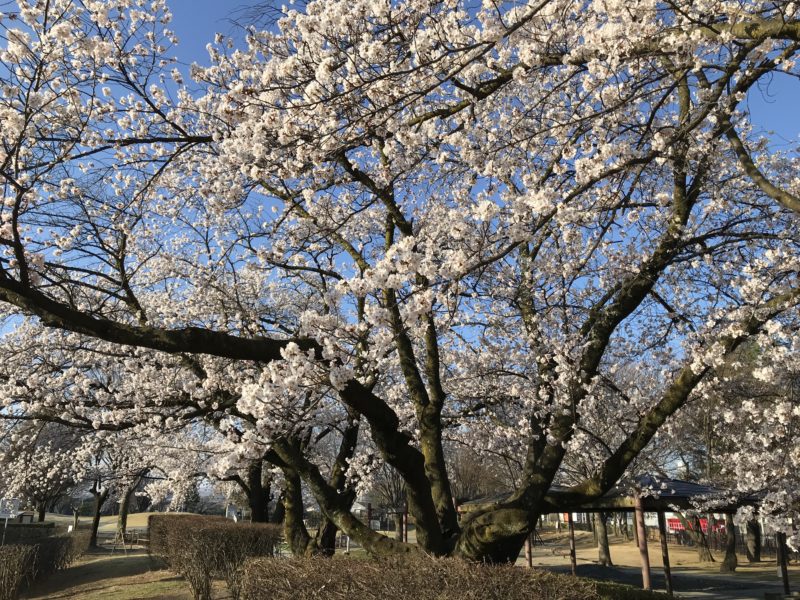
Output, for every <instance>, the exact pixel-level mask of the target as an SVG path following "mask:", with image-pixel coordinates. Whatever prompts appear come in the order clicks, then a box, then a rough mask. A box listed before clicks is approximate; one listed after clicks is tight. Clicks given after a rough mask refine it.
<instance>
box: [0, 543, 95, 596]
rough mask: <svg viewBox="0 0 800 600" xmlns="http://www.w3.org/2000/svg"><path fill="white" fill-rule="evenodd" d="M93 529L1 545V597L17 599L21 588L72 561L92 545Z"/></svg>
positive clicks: (66, 565) (63, 567) (64, 566)
mask: <svg viewBox="0 0 800 600" xmlns="http://www.w3.org/2000/svg"><path fill="white" fill-rule="evenodd" d="M89 538H90V533H89V532H88V531H76V532H74V533H72V534H70V535H56V536H52V537H49V538H43V539H38V540H35V541H33V540H31V541H28V542H25V541H23V542H20V543H16V544H9V545H7V546H0V600H15V599H16V598H18V597H19V593H20V590H21V589H22V587H23V586H24V585H25V584H26V583H28V584H30V583H32V582H33V581H34V580H35V579H40V578H42V577H46V576H48V575H50V574H52V573H54V572H55V571H58V570H59V569H65V568H66V567H68V566H69V565H70V564H72V562H73V561H75V559H77V558H78V557H79V556H80V555H81V554H83V553H84V552H85V551H86V550H87V549H88V547H89Z"/></svg>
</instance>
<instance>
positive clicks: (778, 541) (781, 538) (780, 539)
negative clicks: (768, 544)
mask: <svg viewBox="0 0 800 600" xmlns="http://www.w3.org/2000/svg"><path fill="white" fill-rule="evenodd" d="M775 545H776V546H777V559H778V570H779V571H780V574H781V579H782V580H783V593H784V594H786V595H787V596H788V595H789V594H790V593H791V592H790V591H789V569H788V568H787V566H786V560H787V556H786V534H785V533H776V534H775Z"/></svg>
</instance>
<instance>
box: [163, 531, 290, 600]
mask: <svg viewBox="0 0 800 600" xmlns="http://www.w3.org/2000/svg"><path fill="white" fill-rule="evenodd" d="M149 527H150V547H149V551H150V554H151V555H156V556H159V557H161V558H162V559H163V560H164V562H165V563H166V564H167V566H168V567H169V568H170V569H172V570H174V571H176V572H178V573H180V574H181V575H183V576H184V578H186V581H187V582H188V583H189V587H191V589H192V594H193V596H194V597H195V598H196V599H197V600H208V598H210V595H211V580H212V579H213V578H222V579H224V580H225V582H226V583H227V584H228V589H229V590H230V593H231V595H232V596H233V598H234V599H238V598H239V596H240V588H241V576H242V572H243V566H244V563H245V561H246V560H247V559H248V558H251V557H263V556H270V557H271V556H274V555H275V549H276V547H277V545H278V544H279V543H280V537H281V530H280V528H279V527H278V526H276V525H266V524H258V523H253V524H251V523H234V522H232V521H229V520H227V519H224V518H214V517H198V516H194V515H152V516H150V519H149Z"/></svg>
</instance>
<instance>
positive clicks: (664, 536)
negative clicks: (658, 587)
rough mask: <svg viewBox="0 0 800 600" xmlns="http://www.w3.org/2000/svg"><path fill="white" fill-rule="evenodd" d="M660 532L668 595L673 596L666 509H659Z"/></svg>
mask: <svg viewBox="0 0 800 600" xmlns="http://www.w3.org/2000/svg"><path fill="white" fill-rule="evenodd" d="M658 534H659V537H660V538H661V560H662V561H663V562H664V580H665V581H666V585H667V595H668V596H672V569H670V566H669V546H668V544H667V522H666V519H665V518H664V511H663V510H660V511H658Z"/></svg>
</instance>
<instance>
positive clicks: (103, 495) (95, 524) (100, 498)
mask: <svg viewBox="0 0 800 600" xmlns="http://www.w3.org/2000/svg"><path fill="white" fill-rule="evenodd" d="M92 496H94V515H93V516H92V535H91V537H90V538H89V546H90V547H91V548H97V530H98V528H99V527H100V511H101V510H102V508H103V504H105V501H106V499H107V498H108V490H107V489H105V490H103V491H102V492H98V491H97V489H92Z"/></svg>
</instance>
